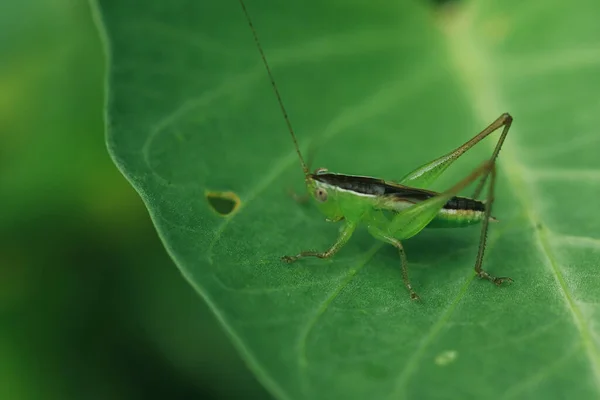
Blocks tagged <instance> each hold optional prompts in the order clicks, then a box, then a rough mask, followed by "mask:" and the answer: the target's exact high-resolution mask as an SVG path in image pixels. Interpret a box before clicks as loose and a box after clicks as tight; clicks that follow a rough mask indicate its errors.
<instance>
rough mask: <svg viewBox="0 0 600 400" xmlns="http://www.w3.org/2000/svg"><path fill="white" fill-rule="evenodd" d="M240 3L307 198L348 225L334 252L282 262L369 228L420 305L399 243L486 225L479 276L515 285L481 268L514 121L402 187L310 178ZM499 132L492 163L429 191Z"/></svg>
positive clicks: (504, 119) (411, 176) (320, 173)
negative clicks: (467, 191)
mask: <svg viewBox="0 0 600 400" xmlns="http://www.w3.org/2000/svg"><path fill="white" fill-rule="evenodd" d="M239 1H240V4H241V6H242V9H243V11H244V14H245V15H246V19H247V21H248V24H249V25H250V29H251V31H252V34H253V36H254V41H255V42H256V46H257V48H258V51H259V53H260V56H261V58H262V61H263V63H264V65H265V68H266V70H267V74H268V76H269V79H270V81H271V86H272V87H273V91H274V92H275V96H276V97H277V101H278V102H279V107H280V108H281V111H282V113H283V116H284V119H285V122H286V124H287V128H288V130H289V132H290V135H291V136H292V141H293V142H294V147H295V149H296V153H297V154H298V157H299V159H300V164H301V165H302V170H303V172H304V181H305V183H306V188H307V190H308V193H309V195H310V197H312V198H313V199H314V200H315V201H316V204H317V206H318V208H319V209H320V211H321V212H322V213H323V214H325V216H326V219H327V220H328V221H331V222H339V221H344V226H343V228H342V229H341V230H340V234H339V237H338V238H337V240H336V241H335V243H334V244H333V245H332V246H331V247H330V248H329V249H327V250H325V251H323V252H317V251H302V252H300V253H299V254H297V255H294V256H283V257H282V260H283V261H285V262H287V263H293V262H295V261H297V260H299V259H301V258H304V257H318V258H330V257H332V256H333V255H334V254H336V253H337V252H338V251H339V250H340V249H341V248H342V247H343V246H344V245H345V244H346V243H347V242H348V240H349V239H350V237H351V236H352V234H353V232H354V231H355V230H356V228H357V227H358V226H359V225H366V227H367V229H368V231H369V233H370V234H371V235H372V236H374V237H375V238H376V239H379V240H382V241H384V242H386V243H389V244H391V245H392V246H394V247H395V248H396V249H398V253H399V254H400V261H401V268H402V278H403V280H404V285H405V286H406V288H407V290H408V292H409V293H410V298H411V299H413V300H418V299H419V296H418V295H417V293H415V291H414V290H413V288H412V285H411V284H410V280H409V278H408V268H407V264H408V262H407V259H406V254H405V252H404V248H403V247H402V243H401V242H400V241H401V240H404V239H409V238H411V237H413V236H414V235H416V234H417V233H419V232H420V231H421V230H423V229H424V228H425V227H464V226H469V225H474V224H477V223H481V235H480V239H479V251H478V252H477V258H476V261H475V273H476V275H477V276H478V277H479V278H482V279H487V280H489V281H490V282H493V283H495V284H496V285H498V286H500V285H501V284H502V283H503V282H512V279H511V278H509V277H495V276H492V275H490V274H489V273H487V272H486V271H484V270H483V269H482V268H481V264H482V261H483V253H484V250H485V243H486V238H487V232H488V225H489V222H490V221H495V218H494V217H492V216H491V211H492V203H493V201H494V186H495V181H496V169H495V163H496V158H497V157H498V153H499V152H500V148H501V147H502V144H503V143H504V140H505V138H506V135H507V134H508V131H509V129H510V126H511V123H512V117H511V116H510V115H509V114H508V113H504V114H502V115H501V116H500V117H498V118H497V119H496V120H495V121H494V122H492V123H491V124H490V125H489V126H488V127H487V128H485V129H484V130H482V131H481V132H480V133H478V134H477V135H475V136H474V137H473V138H472V139H470V140H469V141H467V142H466V143H464V144H462V145H461V146H459V147H457V148H456V149H454V150H452V151H451V152H449V153H447V154H446V155H443V156H441V157H439V158H437V159H435V160H433V161H431V162H428V163H426V164H424V165H422V166H420V167H419V168H417V169H415V170H413V171H412V172H410V173H408V174H407V175H406V176H404V178H402V179H401V180H400V181H399V182H397V183H396V182H390V181H385V180H382V179H376V178H371V177H366V176H355V175H344V174H337V173H333V172H329V171H328V170H327V169H325V168H318V169H317V170H315V172H314V173H310V171H309V169H308V167H307V165H306V163H305V162H304V158H303V157H302V153H301V152H300V148H299V146H298V141H297V140H296V135H295V133H294V130H293V129H292V125H291V123H290V120H289V118H288V114H287V111H286V109H285V107H284V105H283V101H282V99H281V95H280V94H279V90H278V89H277V85H275V80H274V78H273V74H272V73H271V69H270V67H269V64H268V62H267V58H266V56H265V54H264V51H263V49H262V46H261V45H260V42H259V40H258V35H257V33H256V30H255V29H254V25H253V24H252V20H251V19H250V15H249V14H248V10H247V9H246V6H245V4H244V2H243V0H239ZM499 128H503V129H502V133H501V135H500V139H499V140H498V142H497V144H496V147H495V149H494V152H493V153H492V156H491V158H490V159H489V160H488V161H486V162H484V163H483V164H482V165H481V166H480V167H478V168H477V169H475V170H474V171H473V172H472V173H471V174H469V175H468V176H467V177H466V178H464V179H463V180H461V181H460V182H458V183H457V184H456V185H454V186H453V187H452V188H450V189H449V190H447V191H445V192H441V193H438V192H433V191H431V190H427V189H425V187H427V186H429V185H431V184H432V183H433V182H434V181H435V180H436V179H437V178H438V177H439V176H440V175H441V174H442V172H444V170H446V168H448V167H449V166H450V165H451V164H452V163H453V162H454V161H456V160H457V159H458V158H459V157H460V156H461V155H463V154H464V153H465V152H466V151H467V150H469V149H470V148H472V147H473V146H475V145H476V144H477V143H479V142H480V141H481V140H482V139H484V138H485V137H486V136H488V135H489V134H491V133H493V132H495V131H496V130H497V129H499ZM488 177H491V178H490V184H489V186H488V190H487V196H486V200H485V201H479V200H476V198H477V197H479V194H480V193H481V191H482V190H483V188H484V185H485V183H486V181H487V179H488ZM477 179H479V183H478V184H477V186H476V189H475V192H474V194H473V196H472V197H470V198H469V197H459V196H457V195H458V193H459V192H460V191H461V190H462V189H464V188H465V187H466V186H468V185H469V184H471V183H473V182H474V181H475V180H477Z"/></svg>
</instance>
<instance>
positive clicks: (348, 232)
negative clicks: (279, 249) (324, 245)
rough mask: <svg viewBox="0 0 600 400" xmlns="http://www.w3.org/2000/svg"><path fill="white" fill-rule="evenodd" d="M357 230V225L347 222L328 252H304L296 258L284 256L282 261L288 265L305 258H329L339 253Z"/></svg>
mask: <svg viewBox="0 0 600 400" xmlns="http://www.w3.org/2000/svg"><path fill="white" fill-rule="evenodd" d="M355 229H356V223H354V222H349V221H346V224H345V225H344V227H343V229H342V231H341V232H340V236H338V238H337V240H336V241H335V243H334V244H333V245H332V246H331V247H330V248H329V249H328V250H326V251H324V252H318V251H303V252H301V253H300V254H297V255H295V256H283V257H281V259H282V260H283V261H285V262H286V263H293V262H294V261H296V260H298V259H300V258H303V257H318V258H329V257H331V256H333V255H334V254H335V253H337V252H338V250H340V249H341V248H342V247H343V246H344V245H345V244H346V243H347V242H348V240H349V239H350V237H351V236H352V233H353V232H354V230H355Z"/></svg>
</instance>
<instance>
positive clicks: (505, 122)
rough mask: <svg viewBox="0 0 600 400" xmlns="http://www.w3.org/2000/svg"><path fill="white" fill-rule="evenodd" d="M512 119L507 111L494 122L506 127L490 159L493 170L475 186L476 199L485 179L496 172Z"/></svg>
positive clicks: (474, 195)
mask: <svg viewBox="0 0 600 400" xmlns="http://www.w3.org/2000/svg"><path fill="white" fill-rule="evenodd" d="M512 120H513V119H512V117H511V116H510V115H509V114H506V113H505V114H502V115H501V116H500V118H498V119H497V120H496V121H495V122H494V123H500V125H499V126H498V128H499V127H500V126H504V128H503V129H502V133H501V134H500V138H499V139H498V142H497V143H496V147H495V148H494V152H493V153H492V157H490V161H491V162H492V163H493V164H494V168H492V170H491V171H490V172H488V173H487V174H484V175H483V176H482V177H481V179H480V180H479V183H478V184H477V187H476V188H475V191H474V192H473V196H471V197H472V198H474V199H476V198H477V197H479V194H480V193H481V191H482V190H483V185H485V181H486V180H487V178H488V176H489V175H490V173H492V174H495V173H496V168H495V166H496V159H497V158H498V154H500V149H501V148H502V144H503V143H504V140H505V139H506V135H507V134H508V130H509V129H510V126H511V124H512ZM492 125H493V124H492ZM490 126H491V125H490ZM498 128H495V129H494V130H496V129H498ZM490 186H493V185H490ZM492 195H493V188H492ZM488 196H489V195H488ZM488 201H489V200H488ZM490 210H491V207H490ZM490 212H491V211H490ZM488 217H489V215H488Z"/></svg>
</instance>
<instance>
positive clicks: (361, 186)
mask: <svg viewBox="0 0 600 400" xmlns="http://www.w3.org/2000/svg"><path fill="white" fill-rule="evenodd" d="M311 178H312V179H314V180H316V181H319V182H323V183H326V184H328V185H331V186H336V187H339V188H340V189H344V190H351V191H353V192H357V193H362V194H368V195H376V196H393V197H397V198H398V199H403V200H408V201H413V202H415V203H417V202H419V201H424V200H427V199H430V198H432V197H433V196H435V195H437V194H438V193H436V192H432V191H430V190H425V189H418V188H412V187H409V186H403V185H398V184H390V183H388V182H386V181H384V180H383V179H376V178H369V177H366V176H353V175H342V174H331V173H321V174H318V175H315V174H312V175H311ZM444 208H445V209H446V210H472V211H485V204H483V203H482V202H481V201H477V200H473V199H469V198H466V197H458V196H455V197H453V198H451V199H450V200H449V201H448V202H447V203H446V204H445V205H444Z"/></svg>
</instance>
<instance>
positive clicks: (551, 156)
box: [93, 0, 600, 399]
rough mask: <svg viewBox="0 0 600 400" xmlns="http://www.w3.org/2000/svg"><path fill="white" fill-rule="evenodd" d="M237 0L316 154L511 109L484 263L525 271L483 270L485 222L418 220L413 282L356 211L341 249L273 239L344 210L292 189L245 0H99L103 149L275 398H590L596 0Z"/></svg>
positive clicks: (360, 155) (372, 164) (594, 312)
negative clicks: (321, 205)
mask: <svg viewBox="0 0 600 400" xmlns="http://www.w3.org/2000/svg"><path fill="white" fill-rule="evenodd" d="M247 7H248V10H249V12H250V14H251V15H252V17H253V22H254V25H255V27H256V29H257V31H258V34H259V36H260V39H261V42H262V45H263V47H264V49H265V52H266V54H267V57H268V58H269V60H270V62H271V66H272V69H273V73H274V75H275V79H276V81H277V83H278V85H279V89H280V91H281V92H282V96H283V99H284V102H285V104H286V107H287V109H288V111H289V115H290V118H291V120H292V124H293V126H294V128H295V130H296V132H297V135H298V140H299V142H300V146H301V148H302V150H303V152H304V153H305V157H307V158H310V157H308V154H307V153H308V152H309V149H315V152H314V153H313V154H314V155H315V157H314V158H315V161H316V162H315V163H313V164H314V165H313V166H312V168H315V167H327V168H329V169H330V170H332V171H336V172H342V173H349V174H359V175H371V176H378V177H382V178H385V179H390V180H393V179H399V178H401V177H402V176H403V175H404V174H405V173H407V172H408V171H410V170H411V169H412V168H414V167H416V166H418V165H421V164H423V163H425V162H426V161H428V160H431V159H434V158H436V157H438V156H440V155H442V154H444V153H446V152H447V151H449V150H451V149H453V148H454V147H456V146H457V145H459V144H461V143H462V142H464V141H466V140H467V139H469V138H470V137H471V136H473V135H474V134H476V133H477V132H478V131H479V130H481V129H482V128H484V127H485V126H486V125H487V124H488V123H490V122H491V121H493V120H494V119H495V118H496V117H497V116H499V115H500V114H501V113H503V112H506V111H508V112H510V113H511V114H512V115H513V116H514V124H513V128H512V130H511V132H510V133H509V136H508V139H507V141H506V143H505V146H504V147H503V149H502V151H501V153H500V159H499V163H498V185H497V191H496V201H495V203H494V213H493V214H494V215H495V216H496V217H497V218H498V219H499V220H500V222H499V223H497V224H493V225H492V226H491V230H490V235H489V241H488V246H487V253H486V259H485V262H484V266H485V268H486V269H487V270H488V271H490V272H491V273H493V274H496V275H508V276H510V277H512V278H513V279H514V280H515V282H514V283H513V284H512V285H511V286H506V287H502V288H498V287H495V286H494V285H492V284H489V283H488V282H485V281H480V280H478V279H475V278H474V273H473V264H474V261H475V255H476V253H477V244H478V237H479V236H478V235H479V230H478V228H463V229H456V230H427V231H425V232H423V233H422V234H420V235H418V236H417V237H415V238H413V239H410V240H408V241H406V242H405V243H404V245H405V249H406V253H407V256H408V260H409V263H410V275H411V279H412V282H413V286H414V287H415V290H416V291H417V292H418V293H419V294H420V296H421V297H422V299H423V301H422V302H421V303H420V304H417V303H414V302H411V301H410V300H409V296H408V294H407V292H406V290H405V288H404V286H403V283H402V277H401V274H400V264H399V258H398V254H397V252H396V251H395V249H394V248H392V247H391V246H389V245H384V244H382V243H380V242H377V241H376V240H375V239H373V238H372V237H370V236H369V235H368V234H367V233H366V232H365V231H364V230H361V231H359V232H358V233H356V234H355V235H354V236H353V237H352V239H351V240H350V242H349V244H348V245H347V246H346V247H345V248H344V249H343V250H342V251H341V252H340V253H339V254H338V255H337V256H336V257H334V258H333V259H332V260H319V259H315V260H305V261H301V262H298V263H296V264H293V265H286V264H283V263H282V262H281V261H280V257H281V256H282V255H286V254H295V253H297V252H298V251H299V250H307V249H326V248H327V247H328V246H329V245H330V244H332V243H333V241H334V240H335V238H336V235H337V232H338V226H336V225H335V224H331V223H327V222H325V221H324V220H323V217H322V216H321V215H320V214H319V213H318V212H317V210H316V209H315V208H314V207H313V206H306V205H299V204H296V203H295V202H294V201H293V199H292V198H291V197H290V196H289V195H288V190H289V189H293V190H295V191H297V192H300V191H302V190H303V183H302V173H301V169H300V167H299V163H298V160H297V156H296V154H295V153H294V150H293V146H292V142H291V140H290V137H289V134H288V132H287V130H286V126H285V123H284V120H283V118H282V114H281V112H280V110H279V107H278V105H277V102H276V98H275V96H274V94H273V91H272V88H271V86H270V84H269V80H268V78H267V75H266V71H265V69H264V67H263V65H262V63H261V60H260V57H259V55H258V52H257V49H256V47H255V44H254V41H253V38H252V35H251V32H250V29H249V27H248V24H247V22H246V20H245V18H244V15H243V13H242V10H241V7H240V5H239V4H238V2H236V1H219V2H217V1H212V2H210V1H191V0H189V1H187V0H181V1H179V2H165V1H158V0H148V1H147V2H145V3H144V6H143V7H140V6H139V4H138V3H136V2H133V1H125V0H119V1H117V0H106V1H101V2H100V3H99V4H97V5H95V6H94V7H93V9H94V12H95V13H96V17H97V21H98V23H99V27H100V28H101V30H102V32H103V34H104V36H105V41H106V44H107V51H108V55H109V76H108V79H107V94H108V101H107V116H108V119H107V141H108V147H109V150H110V152H111V154H112V157H113V159H114V160H115V162H116V164H117V165H118V167H119V168H120V169H121V171H122V172H123V174H124V175H125V177H126V178H127V179H128V180H129V181H130V182H131V184H132V185H133V186H134V187H135V189H136V190H137V191H138V192H139V193H140V195H141V197H142V198H143V200H144V202H145V204H146V205H147V207H148V210H149V212H150V215H151V217H152V219H153V221H154V223H155V224H156V227H157V230H158V232H159V234H160V236H161V238H162V240H163V242H164V245H165V247H166V248H167V250H168V252H169V253H170V255H171V256H172V258H173V259H174V260H175V262H176V264H177V265H178V267H179V268H180V269H181V271H182V273H183V275H184V276H185V278H186V279H187V280H188V281H189V282H190V284H192V285H193V286H194V288H195V289H196V290H197V291H198V293H199V294H200V295H201V296H202V297H203V298H204V299H205V300H206V301H207V302H208V303H209V305H210V306H211V308H212V309H213V311H214V313H215V314H216V315H217V316H218V318H219V319H220V321H221V323H222V324H223V325H224V327H225V328H226V330H227V332H228V333H229V335H230V336H231V338H232V340H233V341H234V343H235V345H236V347H237V348H238V350H239V351H240V353H241V354H242V356H243V357H244V358H245V360H246V361H247V362H248V363H249V365H250V366H251V368H252V370H253V371H254V372H255V373H256V374H257V376H258V378H259V379H260V381H261V382H262V383H263V384H264V385H265V386H266V387H267V388H268V389H269V390H270V392H271V393H272V394H273V395H274V396H275V397H276V398H280V399H332V398H344V399H365V398H376V399H399V398H428V399H441V398H461V399H466V398H474V399H475V398H476V399H488V398H494V399H496V398H521V399H530V398H544V399H550V398H565V397H567V396H568V397H569V398H582V399H583V398H588V399H591V398H598V397H599V396H600V342H599V336H598V335H599V334H600V308H599V306H598V303H599V302H600V270H599V267H600V265H599V264H600V215H599V214H598V200H597V199H598V194H599V193H600V170H599V164H600V161H599V154H600V133H599V132H600V131H599V128H598V126H600V124H599V117H598V115H599V114H598V111H597V110H598V106H599V105H600V102H599V100H598V93H600V90H599V89H600V74H599V73H598V71H599V68H600V51H599V50H598V49H599V48H600V24H598V21H597V18H596V16H597V15H598V13H599V12H600V3H598V2H597V1H594V0H576V1H573V2H568V3H567V2H521V1H512V0H511V1H502V2H492V1H472V2H458V3H457V2H454V3H450V4H449V5H446V6H442V7H438V8H432V6H431V5H430V4H428V3H426V2H417V1H401V2H383V1H373V2H356V1H339V0H330V1H316V0H314V1H302V2H289V1H287V2H279V1H267V0H247ZM495 137H497V135H496V136H495ZM494 144H495V142H494V140H493V139H491V138H490V139H487V140H486V141H485V142H484V144H481V145H479V146H478V148H476V149H474V150H473V151H472V152H471V153H472V154H469V155H468V156H465V159H464V160H461V161H460V162H458V163H457V164H456V165H455V166H452V167H451V169H449V170H448V173H447V174H445V175H444V178H443V179H442V180H441V181H440V182H439V184H436V187H435V188H434V189H436V190H441V189H444V188H447V187H449V185H452V184H453V183H455V182H457V180H458V179H461V178H462V177H464V176H465V174H467V173H468V172H469V171H471V170H472V168H474V167H475V166H476V165H478V164H479V163H480V162H481V161H482V160H483V159H485V157H487V156H489V155H490V154H491V150H492V148H493V145H494ZM215 193H217V194H219V193H227V194H226V197H227V198H228V199H229V200H226V201H225V203H227V202H229V203H227V204H224V205H221V206H222V209H224V210H225V211H224V212H223V213H225V214H227V212H229V211H231V212H230V213H229V214H227V215H226V216H223V215H222V214H219V213H217V212H215V210H214V209H213V205H211V204H212V202H209V201H208V199H207V195H212V196H213V197H214V194H215ZM465 194H466V195H468V194H470V193H465ZM209 197H210V196H209ZM217 197H218V196H217ZM238 200H239V202H238ZM221 206H220V207H221ZM215 207H216V206H215ZM227 210H229V211H227Z"/></svg>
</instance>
